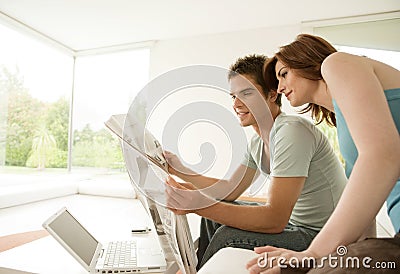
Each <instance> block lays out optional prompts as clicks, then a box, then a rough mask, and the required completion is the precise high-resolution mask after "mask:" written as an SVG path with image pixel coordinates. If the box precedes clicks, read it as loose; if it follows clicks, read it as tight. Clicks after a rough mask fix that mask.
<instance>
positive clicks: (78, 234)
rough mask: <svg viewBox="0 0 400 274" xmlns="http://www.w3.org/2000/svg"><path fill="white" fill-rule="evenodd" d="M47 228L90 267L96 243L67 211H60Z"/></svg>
mask: <svg viewBox="0 0 400 274" xmlns="http://www.w3.org/2000/svg"><path fill="white" fill-rule="evenodd" d="M48 226H49V227H50V228H51V229H52V230H53V231H54V232H55V233H56V234H57V235H58V237H60V238H61V239H62V240H63V241H64V243H65V244H66V245H68V246H69V247H70V248H71V249H72V250H73V251H74V252H75V253H76V254H77V255H78V256H79V257H80V258H81V259H82V260H83V261H84V262H85V263H86V264H87V265H88V266H89V265H90V262H91V260H92V258H93V256H94V253H95V252H96V248H97V244H98V242H97V240H96V239H95V238H94V237H93V236H92V235H91V234H90V233H89V232H88V231H87V230H86V229H85V228H84V227H83V226H82V225H81V224H80V223H79V222H78V221H77V220H76V219H75V218H74V217H73V216H72V215H71V214H70V213H69V212H68V211H67V210H64V211H62V213H61V214H60V215H59V216H58V217H57V218H55V219H54V220H53V221H52V222H51V223H49V224H48Z"/></svg>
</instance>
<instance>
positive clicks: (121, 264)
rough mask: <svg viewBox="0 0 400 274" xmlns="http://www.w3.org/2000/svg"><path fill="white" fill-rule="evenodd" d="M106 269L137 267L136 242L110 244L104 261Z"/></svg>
mask: <svg viewBox="0 0 400 274" xmlns="http://www.w3.org/2000/svg"><path fill="white" fill-rule="evenodd" d="M104 262H105V263H104V268H128V267H129V268H130V267H135V266H136V263H137V260H136V242H135V241H121V242H110V243H109V245H108V247H107V251H106V257H105V261H104Z"/></svg>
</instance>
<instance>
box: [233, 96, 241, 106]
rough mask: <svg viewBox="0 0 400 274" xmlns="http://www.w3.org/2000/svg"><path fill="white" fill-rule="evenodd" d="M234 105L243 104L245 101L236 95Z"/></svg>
mask: <svg viewBox="0 0 400 274" xmlns="http://www.w3.org/2000/svg"><path fill="white" fill-rule="evenodd" d="M233 106H234V107H238V106H243V102H242V101H241V100H240V99H239V98H238V97H235V98H234V99H233Z"/></svg>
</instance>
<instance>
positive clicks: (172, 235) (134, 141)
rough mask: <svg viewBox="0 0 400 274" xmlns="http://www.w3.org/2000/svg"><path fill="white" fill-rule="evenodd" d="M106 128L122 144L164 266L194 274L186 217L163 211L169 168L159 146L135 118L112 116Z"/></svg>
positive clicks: (194, 261)
mask: <svg viewBox="0 0 400 274" xmlns="http://www.w3.org/2000/svg"><path fill="white" fill-rule="evenodd" d="M105 125H106V126H107V127H108V128H109V129H110V130H111V131H112V132H113V133H114V134H115V135H117V136H118V137H119V138H120V139H121V140H122V142H121V146H122V150H123V155H124V159H125V164H126V168H127V170H128V174H129V177H130V180H131V183H132V185H133V187H134V188H135V191H136V193H137V196H138V198H139V200H140V201H141V203H142V204H143V206H144V208H145V209H146V211H147V213H148V214H149V215H150V216H151V218H152V220H153V224H154V227H155V229H156V232H157V235H158V238H159V242H160V245H161V247H162V249H163V252H164V255H165V258H166V260H167V262H168V261H169V262H171V261H176V262H177V264H178V266H179V269H180V270H181V272H182V273H184V274H193V273H196V265H197V257H196V254H195V249H194V244H193V240H192V236H191V233H190V228H189V225H188V222H187V218H186V215H176V214H174V213H173V212H172V211H170V210H168V209H167V208H166V207H165V205H166V197H165V180H166V178H167V176H168V164H167V162H166V160H165V158H164V155H163V150H162V147H161V144H160V143H159V142H158V140H157V139H156V138H155V137H154V136H153V135H152V134H151V133H150V132H149V131H147V130H146V129H145V128H143V126H142V125H141V124H140V122H138V121H136V120H135V118H134V117H131V116H127V115H125V114H119V115H112V116H111V117H110V118H109V120H108V121H106V122H105ZM143 148H144V149H143Z"/></svg>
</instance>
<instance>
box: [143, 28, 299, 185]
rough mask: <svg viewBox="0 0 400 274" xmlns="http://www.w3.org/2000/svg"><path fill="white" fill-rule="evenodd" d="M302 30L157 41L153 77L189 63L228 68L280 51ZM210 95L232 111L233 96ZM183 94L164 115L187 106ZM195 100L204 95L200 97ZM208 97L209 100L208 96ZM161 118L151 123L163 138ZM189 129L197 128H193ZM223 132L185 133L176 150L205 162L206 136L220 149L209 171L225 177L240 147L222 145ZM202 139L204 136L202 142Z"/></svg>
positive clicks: (152, 58)
mask: <svg viewBox="0 0 400 274" xmlns="http://www.w3.org/2000/svg"><path fill="white" fill-rule="evenodd" d="M300 32H301V26H300V25H292V26H283V27H280V28H262V29H254V30H248V31H238V32H230V33H223V34H218V35H205V36H196V37H188V38H182V39H173V40H161V41H157V42H156V43H155V44H154V46H153V47H152V48H151V54H150V79H154V78H156V77H157V76H159V75H161V74H163V73H165V72H167V71H169V70H172V69H176V68H179V67H182V66H187V65H194V64H208V65H216V66H220V67H224V68H226V69H228V68H229V66H230V65H231V64H232V63H233V62H235V61H236V59H237V58H238V57H242V56H244V55H247V54H253V53H258V54H266V55H267V56H270V55H272V54H273V53H274V52H275V51H277V50H278V47H279V46H280V45H283V44H286V43H289V42H291V41H292V40H293V39H294V38H295V36H296V35H297V34H298V33H300ZM205 93H207V92H205ZM192 94H193V93H192ZM207 94H208V95H205V96H209V97H208V99H209V100H214V102H215V103H218V104H221V105H223V106H225V107H226V108H227V109H228V110H229V111H231V99H230V97H229V96H219V97H218V96H212V95H211V93H207ZM188 96H192V97H193V95H190V94H189V95H188ZM183 97H184V96H183V95H180V97H179V98H177V99H174V100H172V101H173V103H171V104H170V105H169V110H167V109H164V110H163V111H161V112H162V113H163V114H164V116H168V115H169V114H168V111H171V109H174V108H176V109H177V108H179V106H182V105H184V104H185V102H186V103H187V102H188V100H187V98H186V99H185V98H183ZM195 99H200V98H198V97H196V98H195ZM185 100H186V101H185ZM205 100H207V98H206V99H205ZM178 101H180V102H178ZM284 109H285V111H289V112H291V110H290V108H288V104H287V103H286V102H285V106H284ZM205 111H207V110H205ZM232 113H233V112H232ZM161 119H162V117H161V115H160V116H158V118H157V119H155V120H156V121H154V119H153V123H150V124H151V126H150V129H151V130H152V131H154V133H155V135H156V136H157V137H159V138H160V134H162V129H163V126H164V124H163V122H162V121H161ZM177 130H181V129H177ZM186 130H187V129H186ZM200 131H203V133H204V131H207V134H206V135H207V136H206V137H201V136H200V135H201V133H202V132H200ZM217 131H218V130H217ZM188 132H196V131H195V130H194V131H193V130H192V131H188ZM245 133H246V135H247V137H249V136H250V135H251V134H253V131H252V130H251V129H246V131H245ZM228 134H229V132H228ZM220 135H221V134H218V132H213V129H212V128H211V129H209V130H204V129H203V128H202V130H199V132H198V133H197V134H183V135H182V136H184V137H185V139H183V138H182V139H181V140H180V141H178V142H179V143H180V146H179V152H176V151H174V152H175V153H177V154H179V155H180V157H182V158H184V159H185V160H186V161H189V162H190V163H192V164H194V163H197V162H199V161H201V156H200V154H201V153H200V148H199V146H200V145H201V143H203V142H205V139H207V138H210V142H211V143H212V144H214V146H215V147H218V151H217V152H216V157H217V160H216V162H215V164H214V167H213V168H212V169H211V170H209V172H208V173H207V174H209V175H212V176H218V177H219V176H224V175H226V172H227V169H228V166H227V165H228V163H229V162H230V160H231V159H230V157H231V156H232V153H231V152H230V151H229V150H232V149H233V150H235V151H236V150H238V149H239V148H238V147H237V146H236V147H235V145H233V147H232V146H226V147H223V148H221V146H220V144H221V143H223V141H222V140H221V138H223V137H221V136H220ZM218 136H219V137H218ZM199 138H200V139H201V140H200V141H199ZM225 143H226V142H225ZM183 144H184V145H183ZM203 156H204V155H203ZM239 160H241V159H237V161H235V162H236V164H239V162H238V161H239Z"/></svg>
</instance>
